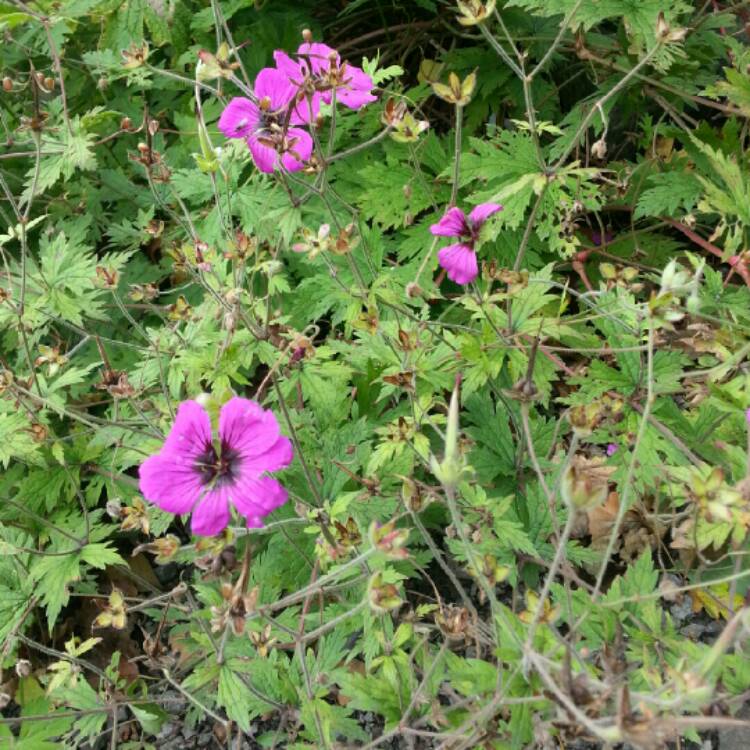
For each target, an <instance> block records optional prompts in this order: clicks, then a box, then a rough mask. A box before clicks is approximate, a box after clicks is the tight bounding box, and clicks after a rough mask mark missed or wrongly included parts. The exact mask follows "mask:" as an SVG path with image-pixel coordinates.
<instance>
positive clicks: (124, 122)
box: [120, 117, 133, 130]
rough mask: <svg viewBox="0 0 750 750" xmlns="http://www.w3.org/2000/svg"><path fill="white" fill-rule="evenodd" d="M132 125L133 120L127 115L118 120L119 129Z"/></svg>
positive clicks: (126, 128)
mask: <svg viewBox="0 0 750 750" xmlns="http://www.w3.org/2000/svg"><path fill="white" fill-rule="evenodd" d="M132 127H133V121H132V120H131V119H130V118H129V117H123V118H122V120H120V130H130V129H131V128H132Z"/></svg>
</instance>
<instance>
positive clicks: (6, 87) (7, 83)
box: [3, 76, 13, 91]
mask: <svg viewBox="0 0 750 750" xmlns="http://www.w3.org/2000/svg"><path fill="white" fill-rule="evenodd" d="M3 91H13V79H12V78H10V77H9V76H5V78H3Z"/></svg>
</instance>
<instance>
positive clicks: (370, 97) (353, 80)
mask: <svg viewBox="0 0 750 750" xmlns="http://www.w3.org/2000/svg"><path fill="white" fill-rule="evenodd" d="M344 65H345V66H346V67H345V68H344V80H345V82H346V83H345V84H344V85H343V86H341V87H339V88H337V89H336V101H337V102H341V104H343V105H344V106H345V107H349V109H360V108H361V107H364V106H365V105H366V104H372V102H375V101H377V99H378V98H377V96H375V95H374V94H372V93H370V92H371V89H372V87H373V83H372V78H370V76H368V75H367V73H365V72H364V70H362V69H361V68H358V67H357V66H356V65H350V64H349V63H344ZM326 96H327V101H328V104H330V103H331V101H332V100H333V97H332V95H331V92H326V93H325V94H324V95H323V97H324V99H326Z"/></svg>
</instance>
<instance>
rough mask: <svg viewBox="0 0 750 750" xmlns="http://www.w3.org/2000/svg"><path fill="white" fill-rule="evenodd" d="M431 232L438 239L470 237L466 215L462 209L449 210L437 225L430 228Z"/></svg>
mask: <svg viewBox="0 0 750 750" xmlns="http://www.w3.org/2000/svg"><path fill="white" fill-rule="evenodd" d="M430 232H432V234H434V235H435V236H438V237H460V236H462V235H466V236H468V235H469V227H468V226H467V224H466V214H464V212H463V211H462V210H461V209H460V208H456V207H455V206H454V207H453V208H449V209H448V210H447V211H446V212H445V213H444V214H443V217H442V219H440V221H439V222H438V223H437V224H433V225H432V226H431V227H430Z"/></svg>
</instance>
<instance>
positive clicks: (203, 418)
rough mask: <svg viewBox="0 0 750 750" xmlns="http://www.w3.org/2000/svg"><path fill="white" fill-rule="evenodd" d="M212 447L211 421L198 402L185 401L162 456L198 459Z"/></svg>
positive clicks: (164, 446) (163, 447)
mask: <svg viewBox="0 0 750 750" xmlns="http://www.w3.org/2000/svg"><path fill="white" fill-rule="evenodd" d="M210 446H211V419H210V418H209V416H208V412H207V411H206V410H205V409H204V408H203V407H202V406H201V405H200V404H199V403H198V402H197V401H183V402H182V403H181V404H180V408H179V409H178V410H177V415H176V416H175V419H174V424H173V425H172V429H171V430H170V431H169V435H168V436H167V439H166V440H165V441H164V445H163V446H162V449H161V455H162V456H165V457H166V456H170V457H171V456H173V455H175V454H177V455H180V456H189V457H191V458H197V457H198V456H201V455H203V454H204V453H205V452H206V450H207V449H208V448H210Z"/></svg>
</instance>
